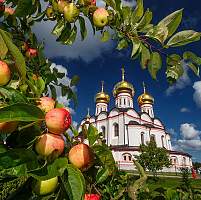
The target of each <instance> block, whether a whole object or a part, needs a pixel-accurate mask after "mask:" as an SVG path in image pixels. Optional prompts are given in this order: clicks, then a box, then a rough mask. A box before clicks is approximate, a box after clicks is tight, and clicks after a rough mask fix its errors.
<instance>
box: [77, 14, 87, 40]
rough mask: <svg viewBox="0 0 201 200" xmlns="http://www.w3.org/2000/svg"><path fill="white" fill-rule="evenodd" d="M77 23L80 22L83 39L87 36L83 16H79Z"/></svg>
mask: <svg viewBox="0 0 201 200" xmlns="http://www.w3.org/2000/svg"><path fill="white" fill-rule="evenodd" d="M79 23H80V33H81V37H82V40H84V39H85V38H86V36H87V28H86V25H85V20H84V18H83V17H81V16H79Z"/></svg>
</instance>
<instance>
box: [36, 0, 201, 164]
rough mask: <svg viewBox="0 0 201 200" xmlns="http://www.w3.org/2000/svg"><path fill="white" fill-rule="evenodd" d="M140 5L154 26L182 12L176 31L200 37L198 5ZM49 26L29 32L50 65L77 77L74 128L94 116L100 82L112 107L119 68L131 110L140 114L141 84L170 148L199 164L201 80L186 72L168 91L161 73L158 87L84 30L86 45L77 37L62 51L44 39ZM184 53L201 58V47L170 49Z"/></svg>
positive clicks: (187, 1) (155, 1) (151, 0)
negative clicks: (131, 92) (130, 92)
mask: <svg viewBox="0 0 201 200" xmlns="http://www.w3.org/2000/svg"><path fill="white" fill-rule="evenodd" d="M131 3H133V2H131ZM144 4H145V7H149V8H150V9H151V10H152V11H153V13H154V18H153V21H154V22H155V23H156V22H158V21H159V20H160V19H162V18H163V17H165V16H166V15H168V14H170V13H171V12H173V11H175V10H177V9H180V8H184V15H183V16H184V18H183V22H182V24H181V26H180V28H181V29H194V30H196V31H201V28H200V24H201V14H200V10H201V2H200V1H198V0H184V1H179V0H177V1H175V0H164V1H160V0H144ZM53 25H54V24H53V23H52V22H49V23H48V24H42V25H36V26H35V27H34V31H35V32H36V33H37V34H38V36H39V38H40V39H41V40H42V39H43V40H44V42H45V43H46V54H47V56H48V57H50V59H51V60H52V61H53V62H54V63H56V64H57V65H62V66H66V67H67V71H68V76H69V77H72V76H73V75H75V74H77V75H78V76H80V83H79V84H78V86H77V92H78V101H79V104H78V107H77V108H76V109H75V114H74V115H73V120H74V121H76V122H78V123H79V122H80V120H81V119H82V118H83V117H84V116H85V115H86V112H87V108H88V107H89V108H90V112H91V114H94V110H95V109H94V108H95V104H94V95H95V94H96V93H97V92H98V91H99V90H100V82H101V80H104V81H105V90H106V91H107V93H108V94H110V96H111V102H110V108H112V107H113V106H114V99H113V97H112V89H113V86H114V84H115V83H117V82H118V81H119V80H120V79H121V70H120V68H121V67H122V65H124V66H125V70H126V80H127V81H129V82H131V83H132V84H133V85H134V87H135V90H136V94H135V96H134V107H135V109H136V110H138V109H139V108H138V105H137V97H138V96H139V95H140V94H141V93H142V82H143V81H145V83H146V85H147V90H148V91H149V92H150V93H151V94H152V95H153V97H154V98H155V105H154V111H155V115H156V117H159V118H160V119H161V120H162V121H163V123H164V124H165V126H166V129H167V130H169V132H170V133H171V135H172V139H173V145H174V147H175V148H176V149H177V150H184V151H187V152H189V153H191V154H192V155H193V160H194V161H201V155H200V152H201V140H200V138H201V82H199V81H201V80H200V78H198V77H196V76H195V75H194V74H193V73H192V72H191V71H190V70H186V74H185V75H184V77H182V79H181V80H179V81H178V82H177V83H176V85H175V86H173V87H171V88H170V87H169V85H168V84H167V82H166V79H165V74H164V70H162V71H161V72H160V73H159V74H158V81H153V80H152V79H151V77H150V76H149V74H148V72H147V71H142V70H141V69H140V65H139V62H138V61H134V60H131V59H130V57H129V54H130V51H129V50H124V51H121V52H119V51H118V50H116V49H115V47H116V42H115V41H109V42H107V43H101V42H100V41H99V36H98V35H96V36H93V34H92V33H91V31H90V30H89V36H88V39H87V40H86V41H84V42H81V41H80V38H79V37H78V38H77V41H76V43H75V44H74V45H73V46H72V47H67V46H61V45H59V44H57V43H56V42H55V37H54V36H51V35H50V34H49V32H50V30H51V28H52V27H53ZM187 49H188V50H192V51H193V52H195V53H197V54H198V55H200V56H201V53H200V49H201V41H200V42H197V43H193V44H191V45H188V46H187V47H185V48H183V47H182V48H174V49H172V50H171V52H176V53H182V52H183V51H185V50H187ZM163 67H164V68H165V66H163Z"/></svg>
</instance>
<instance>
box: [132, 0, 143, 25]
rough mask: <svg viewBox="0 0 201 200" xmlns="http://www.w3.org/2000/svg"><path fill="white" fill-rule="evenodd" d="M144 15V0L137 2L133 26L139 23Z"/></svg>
mask: <svg viewBox="0 0 201 200" xmlns="http://www.w3.org/2000/svg"><path fill="white" fill-rule="evenodd" d="M143 14H144V6H143V0H137V5H136V7H135V10H134V12H133V14H132V24H133V25H135V23H137V22H138V21H139V20H140V19H141V18H142V16H143Z"/></svg>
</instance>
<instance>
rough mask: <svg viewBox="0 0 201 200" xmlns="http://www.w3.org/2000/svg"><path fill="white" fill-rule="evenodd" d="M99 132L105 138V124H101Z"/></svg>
mask: <svg viewBox="0 0 201 200" xmlns="http://www.w3.org/2000/svg"><path fill="white" fill-rule="evenodd" d="M101 132H102V134H103V138H105V126H101Z"/></svg>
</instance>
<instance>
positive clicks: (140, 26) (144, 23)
mask: <svg viewBox="0 0 201 200" xmlns="http://www.w3.org/2000/svg"><path fill="white" fill-rule="evenodd" d="M151 20H152V12H151V11H150V10H149V9H147V10H146V12H145V14H144V16H143V17H142V19H141V20H140V22H139V23H138V25H137V29H138V30H141V29H144V27H145V26H147V25H148V24H150V22H151Z"/></svg>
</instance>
